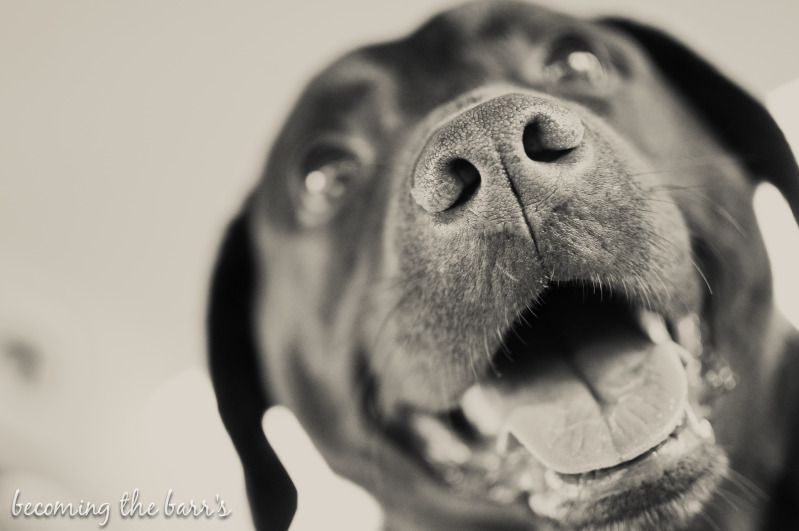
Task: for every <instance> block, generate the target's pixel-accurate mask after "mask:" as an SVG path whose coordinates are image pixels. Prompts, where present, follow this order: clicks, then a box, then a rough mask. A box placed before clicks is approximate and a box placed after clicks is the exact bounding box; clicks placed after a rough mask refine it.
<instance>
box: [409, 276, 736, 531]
mask: <svg viewBox="0 0 799 531" xmlns="http://www.w3.org/2000/svg"><path fill="white" fill-rule="evenodd" d="M702 337H703V334H702V320H701V319H700V317H699V316H698V315H696V314H687V315H683V316H681V317H679V318H675V319H671V318H667V317H664V316H663V315H661V314H659V313H657V312H654V311H650V310H647V309H644V305H643V304H642V305H637V304H633V303H631V302H629V300H628V299H627V298H626V297H624V296H621V295H620V294H617V293H613V292H610V293H609V292H608V291H606V290H603V292H600V290H599V288H596V289H593V288H592V287H583V286H578V285H573V284H570V285H566V286H562V287H557V288H550V289H548V290H547V291H546V292H545V293H544V295H543V298H542V300H540V301H539V302H538V303H537V304H536V305H535V307H533V308H532V309H527V310H526V311H524V312H523V313H522V314H521V315H519V317H518V319H517V321H516V322H515V323H514V324H513V325H512V326H511V327H510V328H509V329H508V330H507V331H506V333H505V334H504V342H503V346H502V347H501V348H500V349H499V351H498V352H497V353H496V354H495V356H494V359H493V363H492V369H493V370H492V371H490V373H489V374H487V375H485V376H483V377H482V378H480V379H479V380H478V382H477V383H476V384H474V385H472V386H471V387H470V388H469V389H468V390H466V392H465V393H464V394H463V395H462V397H461V400H460V402H459V405H458V406H457V407H455V408H454V409H452V410H450V411H447V412H443V413H438V414H433V413H427V412H421V411H417V410H409V411H407V412H405V413H404V414H403V418H402V421H401V424H402V426H403V427H404V429H403V431H404V433H405V434H406V437H407V440H408V443H409V447H410V449H411V451H412V452H413V453H414V454H416V455H417V456H418V457H420V458H421V459H422V461H423V462H424V463H425V464H426V465H427V466H428V467H429V468H430V469H431V470H432V471H433V473H434V475H435V476H437V477H439V478H440V479H442V480H443V481H445V482H446V483H448V484H449V485H450V486H451V487H452V488H453V489H455V490H457V491H460V492H464V493H466V494H470V495H480V496H486V495H487V496H488V497H489V498H491V499H492V500H493V501H495V502H499V503H505V504H518V503H524V504H526V506H527V507H528V509H529V510H532V512H533V513H535V514H536V515H539V516H542V517H545V518H549V519H553V520H556V521H558V522H559V523H561V524H565V525H569V526H577V527H580V526H584V525H588V524H589V523H590V525H593V526H597V525H598V524H602V523H603V522H604V523H606V524H612V523H613V522H619V521H628V522H629V521H631V520H632V519H636V518H639V519H649V520H650V521H651V519H652V518H655V517H656V515H655V513H657V512H659V513H663V514H664V515H665V516H664V517H667V518H669V520H670V521H672V522H674V521H675V520H677V519H682V520H685V519H687V518H690V517H691V516H693V515H694V514H695V513H697V512H698V511H699V510H700V509H701V507H702V505H703V504H704V502H705V501H706V500H707V499H708V498H709V497H710V494H711V493H712V491H713V488H714V487H715V486H716V484H717V482H718V481H719V480H720V479H721V476H722V475H723V473H724V471H725V469H726V458H725V456H724V454H723V452H722V451H721V450H720V449H719V448H718V447H717V446H716V444H715V443H714V434H713V428H712V426H711V423H710V422H709V420H708V419H707V418H706V416H707V415H708V413H709V408H708V405H707V404H708V396H709V395H708V387H709V385H708V383H707V378H708V377H707V372H708V371H707V368H706V367H703V363H702V360H703V350H704V349H705V346H704V342H703V340H702ZM642 521H643V520H642Z"/></svg>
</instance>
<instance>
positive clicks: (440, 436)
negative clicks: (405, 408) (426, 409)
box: [412, 414, 472, 464]
mask: <svg viewBox="0 0 799 531" xmlns="http://www.w3.org/2000/svg"><path fill="white" fill-rule="evenodd" d="M412 424H413V427H414V429H415V430H416V433H418V434H419V435H420V436H421V438H422V440H423V442H424V445H425V450H426V453H427V455H428V456H429V457H430V458H431V459H433V460H434V461H436V462H439V463H455V464H464V463H466V462H467V461H469V459H470V457H471V455H472V451H471V450H470V449H469V447H468V446H466V445H465V444H464V443H463V442H462V441H461V440H460V439H458V438H457V437H456V436H455V434H453V433H452V432H451V431H450V430H449V429H447V427H446V426H444V425H443V424H442V423H441V421H440V420H438V419H437V418H435V417H431V416H429V415H424V414H418V415H414V417H413V420H412Z"/></svg>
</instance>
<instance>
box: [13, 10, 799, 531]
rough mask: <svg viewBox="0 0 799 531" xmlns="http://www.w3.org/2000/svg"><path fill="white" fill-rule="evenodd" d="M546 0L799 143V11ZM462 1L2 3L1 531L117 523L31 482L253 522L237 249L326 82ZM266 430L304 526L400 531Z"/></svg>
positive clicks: (772, 197) (279, 417) (791, 260)
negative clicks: (773, 123) (302, 102)
mask: <svg viewBox="0 0 799 531" xmlns="http://www.w3.org/2000/svg"><path fill="white" fill-rule="evenodd" d="M541 3H545V4H549V5H552V6H553V7H557V8H559V9H562V10H567V11H572V12H576V13H581V14H588V15H593V14H621V15H625V16H629V17H633V18H638V19H642V20H645V21H649V22H651V23H654V24H656V25H659V26H662V27H665V28H668V29H669V30H670V31H671V32H672V33H673V34H675V35H677V36H679V37H681V38H682V39H683V40H685V41H686V42H688V43H689V44H690V45H692V46H693V47H694V48H696V49H698V50H700V51H701V52H702V53H703V54H704V55H706V56H707V57H709V58H710V59H711V60H712V61H714V62H715V63H717V64H718V65H720V66H721V67H722V69H723V70H725V71H727V72H728V73H729V74H731V75H732V76H733V77H734V78H736V79H737V80H739V81H740V82H742V84H743V85H745V86H746V87H748V88H749V89H750V90H752V91H753V92H754V93H756V94H757V95H759V96H760V97H762V98H764V99H766V100H767V101H768V103H769V105H770V106H771V108H772V109H773V111H774V112H775V114H776V115H777V118H778V120H779V121H781V122H782V124H783V126H784V128H785V130H786V131H787V132H788V134H789V136H791V137H792V138H793V141H794V146H797V144H799V110H798V109H799V105H798V102H799V60H797V57H799V38H797V34H796V29H795V28H796V22H797V21H799V2H796V1H795V0H771V1H768V0H766V1H756V0H751V1H730V0H702V1H697V0H672V1H670V2H661V1H658V0H606V1H595V0H561V1H558V2H555V1H549V2H541ZM450 4H451V3H450V2H443V1H430V0H404V1H403V2H374V1H367V0H342V1H338V2H331V1H321V0H320V1H311V0H306V1H295V2H292V3H291V4H288V3H282V4H278V3H276V2H268V1H254V0H253V1H246V0H236V1H230V2H215V1H210V0H192V1H182V0H137V1H132V0H128V1H122V0H74V1H70V2H64V1H60V0H49V1H47V0H32V1H26V0H16V1H14V0H0V65H2V66H1V67H0V507H4V509H2V511H0V530H7V529H8V530H17V529H22V530H24V529H61V528H64V529H73V528H74V529H90V528H95V526H96V521H93V520H83V521H81V520H77V521H68V520H66V521H65V520H59V521H53V520H50V521H46V520H45V521H38V522H37V521H32V520H24V521H23V520H12V519H11V518H10V516H9V514H8V509H7V508H8V507H9V506H10V503H11V499H12V497H13V494H14V491H15V490H16V489H18V488H19V489H21V491H22V494H23V497H24V498H25V499H26V500H27V501H37V500H42V501H51V500H55V499H60V500H64V501H66V500H74V501H75V502H77V501H78V500H80V499H86V500H92V501H97V502H98V503H99V502H102V501H109V502H111V503H112V505H113V504H114V503H116V502H117V501H118V499H119V497H120V495H121V494H122V492H124V491H131V490H132V489H134V488H139V489H140V490H141V492H142V498H144V499H146V500H147V501H155V502H158V503H161V501H162V500H163V497H164V495H165V493H166V492H167V490H168V489H174V490H175V498H176V500H177V501H186V500H188V499H194V500H195V501H198V500H201V499H206V500H213V499H214V496H215V495H217V494H219V495H220V496H221V497H222V498H223V499H224V500H225V502H226V504H227V506H228V507H229V508H230V509H231V510H232V511H233V514H232V516H231V517H229V518H227V519H226V520H208V521H204V520H200V521H196V520H190V521H188V522H185V521H180V520H163V519H159V520H156V521H146V520H145V521H130V522H124V524H125V525H122V526H121V527H125V528H128V529H132V528H137V526H138V527H141V528H142V529H189V528H190V529H197V528H208V529H244V530H246V529H251V525H250V524H249V523H248V510H247V506H246V500H245V498H244V494H243V487H242V485H241V473H240V467H239V464H238V460H237V458H236V456H235V454H234V452H233V449H232V445H231V444H230V443H229V441H228V439H227V436H226V435H225V433H224V432H223V430H222V427H221V422H220V421H219V420H218V418H217V415H216V409H215V402H214V399H213V395H212V392H211V388H210V383H209V381H208V379H207V376H206V374H205V358H204V356H205V350H204V331H203V315H204V304H205V299H206V291H207V284H208V277H209V274H210V269H211V265H212V261H213V257H214V251H215V247H216V245H217V243H218V241H219V238H220V235H221V232H222V230H223V227H224V225H225V223H226V222H227V220H228V219H229V218H230V217H231V216H232V215H233V213H234V212H235V211H236V209H237V208H238V205H239V203H240V201H241V200H242V198H243V196H244V194H245V193H246V192H247V190H248V189H249V188H250V187H251V186H252V185H253V183H254V182H255V180H256V179H257V178H258V175H259V173H260V170H261V167H262V164H263V162H264V157H265V154H266V150H267V148H268V146H269V143H270V140H271V138H272V136H273V134H274V133H275V132H276V129H277V127H278V126H279V123H280V120H281V119H282V118H283V117H284V115H285V114H286V113H287V111H288V108H289V106H290V105H291V104H292V103H293V100H294V98H295V96H296V94H297V93H298V91H299V90H300V88H301V87H302V85H303V83H304V82H305V81H306V80H307V79H308V77H309V76H311V75H312V74H313V73H314V72H315V71H317V70H318V69H319V68H320V67H321V66H322V65H323V64H324V63H326V62H328V61H330V60H331V59H333V58H334V57H335V56H336V55H338V54H339V53H341V52H344V51H346V50H348V49H349V48H351V47H352V46H355V45H359V44H364V43H368V42H370V41H376V40H384V39H387V38H393V37H398V36H400V35H401V34H403V33H406V32H408V31H410V30H411V29H413V27H414V26H415V25H417V24H418V23H420V22H421V21H423V19H424V18H426V17H427V16H429V15H431V14H432V13H434V12H436V11H438V10H440V9H442V8H444V7H446V6H448V5H450ZM793 80H797V81H794V82H792V81H793ZM795 149H796V148H795ZM758 208H759V209H760V211H762V213H763V217H761V224H762V226H763V228H764V231H766V235H767V239H768V243H769V245H770V249H771V251H772V253H773V255H774V256H775V268H776V269H777V271H776V272H777V275H778V277H777V280H778V282H779V284H778V294H779V297H780V298H779V301H780V303H781V304H783V309H784V310H785V311H786V313H788V314H789V315H790V316H792V317H793V318H794V319H795V320H796V319H797V316H799V312H797V306H796V305H797V303H796V301H794V300H793V299H797V297H796V295H799V287H797V284H796V281H794V280H792V279H791V274H790V272H791V271H794V272H795V271H799V258H797V249H799V236H797V234H796V228H795V225H794V224H793V222H792V221H791V219H790V215H789V214H788V213H787V211H786V210H785V206H784V204H783V203H782V200H781V199H780V197H779V196H778V194H776V192H774V191H773V190H768V189H767V190H764V191H762V192H761V193H759V195H758ZM791 282H793V283H791ZM795 322H796V321H795ZM266 424H267V426H268V427H269V429H270V437H272V438H274V441H275V444H276V446H278V450H279V451H282V452H284V455H285V456H286V457H287V459H288V460H289V461H291V463H289V470H290V471H291V472H292V474H294V475H295V477H296V478H297V480H298V483H299V484H300V516H299V517H298V519H297V522H296V523H295V526H294V528H295V529H317V528H319V525H320V522H326V525H325V527H329V526H330V523H331V522H337V523H338V522H341V525H342V527H345V528H348V529H355V528H360V529H373V528H374V527H375V526H376V525H377V523H378V522H379V514H378V512H377V510H376V508H375V507H374V506H372V505H371V504H370V502H369V501H368V499H367V498H365V496H364V494H363V493H362V492H360V491H359V490H358V489H355V488H351V487H342V488H341V489H340V490H336V491H337V492H341V493H342V494H340V495H339V496H338V497H334V498H331V494H330V493H331V490H332V489H331V488H330V485H332V482H336V481H337V480H336V479H335V478H333V477H332V475H330V474H329V472H328V471H326V470H325V466H324V464H323V463H322V462H321V461H319V460H318V458H317V457H315V456H313V455H312V447H311V445H310V443H309V442H308V441H307V440H305V439H304V436H303V434H302V433H301V431H300V430H299V427H298V426H297V425H296V423H295V422H294V421H293V419H292V418H291V416H290V414H288V413H287V412H286V411H276V412H273V413H271V414H270V415H269V416H268V417H267V419H266ZM297 463H299V464H297ZM320 478H324V480H322V479H320ZM352 507H357V509H355V510H353V509H351V508H352ZM115 511H116V508H115V507H112V515H111V525H110V526H109V528H115V526H119V525H120V524H122V522H120V521H119V518H115V516H117V515H116V513H115ZM331 518H332V520H331ZM37 525H38V526H39V527H36V526H37Z"/></svg>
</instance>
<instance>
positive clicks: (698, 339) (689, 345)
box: [675, 314, 702, 356]
mask: <svg viewBox="0 0 799 531" xmlns="http://www.w3.org/2000/svg"><path fill="white" fill-rule="evenodd" d="M675 328H676V335H677V341H679V342H680V344H681V345H682V346H683V347H684V348H685V349H687V350H688V351H689V352H691V354H693V355H694V356H699V355H700V354H701V353H702V333H701V332H700V330H699V317H698V316H697V315H694V314H692V315H687V316H685V317H683V318H682V319H680V320H679V321H677V324H676V327H675Z"/></svg>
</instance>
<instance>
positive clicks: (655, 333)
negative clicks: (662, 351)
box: [638, 310, 671, 345]
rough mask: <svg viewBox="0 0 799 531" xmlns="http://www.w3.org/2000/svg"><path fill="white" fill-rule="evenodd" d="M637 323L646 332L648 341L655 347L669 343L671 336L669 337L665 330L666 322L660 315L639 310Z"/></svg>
mask: <svg viewBox="0 0 799 531" xmlns="http://www.w3.org/2000/svg"><path fill="white" fill-rule="evenodd" d="M638 323H639V324H640V325H641V328H643V330H644V332H646V335H647V336H649V339H650V340H651V341H652V342H653V343H655V344H656V345H659V344H661V343H665V342H666V341H671V336H669V331H668V329H667V328H666V322H665V321H664V320H663V316H661V315H660V314H657V313H655V312H650V311H649V310H639V312H638Z"/></svg>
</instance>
